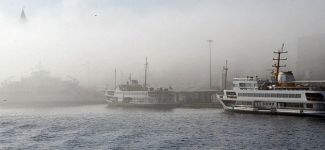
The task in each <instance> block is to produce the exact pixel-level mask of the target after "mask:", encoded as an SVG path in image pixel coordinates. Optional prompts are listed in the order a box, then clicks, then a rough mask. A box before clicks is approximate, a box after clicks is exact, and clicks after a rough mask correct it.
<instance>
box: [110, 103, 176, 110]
mask: <svg viewBox="0 0 325 150" xmlns="http://www.w3.org/2000/svg"><path fill="white" fill-rule="evenodd" d="M107 103H108V107H130V108H155V109H159V108H161V109H168V108H177V107H179V104H168V103H166V104H164V103H143V104H142V103H137V104H135V103H115V102H107Z"/></svg>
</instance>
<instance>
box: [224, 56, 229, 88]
mask: <svg viewBox="0 0 325 150" xmlns="http://www.w3.org/2000/svg"><path fill="white" fill-rule="evenodd" d="M228 69H229V68H228V60H226V66H224V67H223V70H224V71H225V80H224V82H225V84H224V89H225V90H226V89H227V73H228Z"/></svg>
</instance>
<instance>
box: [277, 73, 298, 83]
mask: <svg viewBox="0 0 325 150" xmlns="http://www.w3.org/2000/svg"><path fill="white" fill-rule="evenodd" d="M294 81H295V77H294V76H293V73H292V71H287V72H282V71H281V72H280V73H279V75H278V83H279V84H280V85H288V84H290V83H292V82H294Z"/></svg>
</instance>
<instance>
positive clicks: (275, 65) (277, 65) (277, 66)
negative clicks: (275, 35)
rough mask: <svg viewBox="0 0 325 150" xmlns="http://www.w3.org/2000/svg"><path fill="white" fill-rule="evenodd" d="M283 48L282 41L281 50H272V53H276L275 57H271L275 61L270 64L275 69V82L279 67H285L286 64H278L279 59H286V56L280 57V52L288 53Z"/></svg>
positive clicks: (277, 77)
mask: <svg viewBox="0 0 325 150" xmlns="http://www.w3.org/2000/svg"><path fill="white" fill-rule="evenodd" d="M283 49H284V43H282V47H281V50H278V51H274V52H273V53H276V54H278V57H277V58H273V60H276V63H275V64H274V65H272V67H274V68H275V69H276V70H275V79H276V81H275V82H276V83H278V79H279V73H280V68H281V67H286V65H280V62H281V60H287V58H281V54H282V53H288V51H284V50H283Z"/></svg>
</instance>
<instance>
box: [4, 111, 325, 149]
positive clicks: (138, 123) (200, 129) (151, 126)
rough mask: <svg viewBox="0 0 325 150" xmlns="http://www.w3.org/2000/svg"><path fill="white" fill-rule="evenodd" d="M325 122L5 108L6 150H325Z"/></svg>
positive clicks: (212, 113) (205, 114)
mask: <svg viewBox="0 0 325 150" xmlns="http://www.w3.org/2000/svg"><path fill="white" fill-rule="evenodd" d="M324 133H325V120H324V119H321V118H308V117H306V118H303V117H292V116H272V115H252V114H229V113H224V112H223V111H222V110H221V109H189V108H187V109H181V108H178V109H168V110H162V109H159V110H155V109H137V108H132V109H131V108H108V107H106V105H94V106H81V107H58V108H38V109H32V108H29V109H21V108H14V109H13V108H11V109H9V108H1V110H0V135H1V136H0V149H6V148H14V149H16V148H22V149H45V148H50V149H51V148H52V149H111V148H112V149H115V148H121V149H144V148H146V149H181V148H184V149H322V148H323V139H325V135H324Z"/></svg>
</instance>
